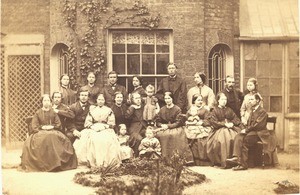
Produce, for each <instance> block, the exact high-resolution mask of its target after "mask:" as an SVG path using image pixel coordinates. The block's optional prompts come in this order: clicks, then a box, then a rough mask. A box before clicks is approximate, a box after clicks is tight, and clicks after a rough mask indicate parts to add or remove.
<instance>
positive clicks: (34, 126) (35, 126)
mask: <svg viewBox="0 0 300 195" xmlns="http://www.w3.org/2000/svg"><path fill="white" fill-rule="evenodd" d="M31 127H32V133H37V132H39V130H41V125H40V121H39V118H38V113H37V112H36V113H35V114H34V115H33V117H32V121H31Z"/></svg>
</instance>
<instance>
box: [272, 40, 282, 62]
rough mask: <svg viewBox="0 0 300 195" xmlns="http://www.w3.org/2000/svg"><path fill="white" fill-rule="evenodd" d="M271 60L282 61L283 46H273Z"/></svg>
mask: <svg viewBox="0 0 300 195" xmlns="http://www.w3.org/2000/svg"><path fill="white" fill-rule="evenodd" d="M271 59H272V60H281V59H282V45H281V44H274V43H273V44H271Z"/></svg>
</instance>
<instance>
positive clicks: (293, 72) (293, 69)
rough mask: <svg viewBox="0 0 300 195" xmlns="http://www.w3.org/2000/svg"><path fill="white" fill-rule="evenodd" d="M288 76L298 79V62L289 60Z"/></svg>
mask: <svg viewBox="0 0 300 195" xmlns="http://www.w3.org/2000/svg"><path fill="white" fill-rule="evenodd" d="M289 75H290V77H299V60H290V64H289Z"/></svg>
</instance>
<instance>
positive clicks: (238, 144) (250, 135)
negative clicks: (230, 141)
mask: <svg viewBox="0 0 300 195" xmlns="http://www.w3.org/2000/svg"><path fill="white" fill-rule="evenodd" d="M260 101H261V96H260V95H259V94H254V95H251V96H250V97H249V103H250V104H251V107H252V111H251V113H250V117H249V119H248V122H247V126H246V128H245V129H243V130H242V131H241V132H240V133H239V134H237V135H236V137H235V139H234V147H233V156H234V157H233V158H231V159H227V160H226V162H227V163H229V164H233V165H238V166H236V167H234V168H233V170H235V171H238V170H246V169H247V168H248V163H247V161H248V150H249V148H251V147H253V146H255V145H256V144H257V142H258V141H262V142H263V143H264V144H270V139H269V138H270V133H269V131H268V129H267V119H268V114H267V112H266V110H265V109H263V108H262V107H261V106H260V104H259V103H260ZM275 147H276V144H275ZM267 148H270V149H271V147H269V145H268V147H267ZM272 150H273V149H271V151H272Z"/></svg>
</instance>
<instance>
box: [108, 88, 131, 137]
mask: <svg viewBox="0 0 300 195" xmlns="http://www.w3.org/2000/svg"><path fill="white" fill-rule="evenodd" d="M123 99H124V97H123V94H122V92H120V91H117V92H115V97H114V104H113V105H112V106H111V109H112V111H113V112H114V115H115V118H116V125H115V128H114V130H115V133H116V134H118V133H119V125H120V124H125V125H126V126H127V125H128V123H127V119H126V118H125V113H126V111H127V105H126V104H125V103H123Z"/></svg>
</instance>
